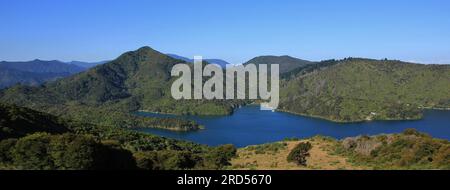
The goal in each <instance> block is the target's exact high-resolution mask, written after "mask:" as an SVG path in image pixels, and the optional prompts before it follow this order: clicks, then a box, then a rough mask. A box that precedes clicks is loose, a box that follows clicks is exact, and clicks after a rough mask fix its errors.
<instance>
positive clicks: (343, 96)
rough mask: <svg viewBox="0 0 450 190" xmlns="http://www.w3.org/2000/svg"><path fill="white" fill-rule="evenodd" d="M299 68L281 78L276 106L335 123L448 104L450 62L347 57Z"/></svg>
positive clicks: (407, 114) (406, 115) (410, 115)
mask: <svg viewBox="0 0 450 190" xmlns="http://www.w3.org/2000/svg"><path fill="white" fill-rule="evenodd" d="M319 64H322V65H325V66H324V67H320V65H319V67H318V68H314V67H305V68H308V69H310V71H308V72H303V71H302V70H304V69H305V68H304V69H298V70H297V73H290V74H289V75H287V76H286V78H285V80H283V81H282V82H281V87H280V107H279V109H280V110H283V111H287V112H292V113H297V114H302V115H308V116H314V117H320V118H325V119H328V120H333V121H339V122H355V121H367V120H403V119H420V118H421V117H422V110H421V109H422V108H450V66H449V65H422V64H411V63H405V62H400V61H388V60H383V61H378V60H369V59H355V58H349V59H345V60H341V61H333V60H332V61H326V62H322V63H319Z"/></svg>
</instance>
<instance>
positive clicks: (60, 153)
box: [0, 105, 236, 169]
mask: <svg viewBox="0 0 450 190" xmlns="http://www.w3.org/2000/svg"><path fill="white" fill-rule="evenodd" d="M0 108H1V109H0V110H1V120H0V127H1V131H0V169H139V168H140V169H220V168H222V167H224V166H227V165H229V160H230V159H231V158H232V157H233V156H234V155H235V154H236V149H235V148H234V147H233V146H232V145H224V146H219V147H215V148H212V147H208V146H203V145H198V144H194V143H189V142H184V141H177V140H172V139H166V138H162V137H157V136H153V135H146V134H142V133H137V132H133V131H130V130H126V129H121V128H115V127H111V126H101V125H92V124H87V123H81V122H77V121H71V120H66V119H62V118H58V117H54V116H52V115H49V114H45V113H42V112H36V111H33V110H30V109H28V108H20V107H16V106H7V105H0ZM38 131H39V132H38Z"/></svg>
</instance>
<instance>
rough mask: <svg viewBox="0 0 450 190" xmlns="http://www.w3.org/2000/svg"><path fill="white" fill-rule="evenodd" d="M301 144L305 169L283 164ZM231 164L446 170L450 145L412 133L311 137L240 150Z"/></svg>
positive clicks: (262, 167) (276, 167)
mask: <svg viewBox="0 0 450 190" xmlns="http://www.w3.org/2000/svg"><path fill="white" fill-rule="evenodd" d="M408 131H409V132H408ZM411 131H412V132H411ZM301 142H310V143H311V144H312V149H311V150H310V157H309V158H308V159H307V166H298V165H296V164H294V163H289V162H287V156H288V154H289V152H290V151H291V150H292V149H293V148H294V147H295V146H296V145H297V144H298V143H301ZM231 163H232V166H231V167H229V169H252V170H254V169H256V170H305V169H306V170H310V169H314V170H340V169H345V170H371V169H449V168H450V142H449V141H446V140H440V139H433V138H431V137H430V136H428V135H425V134H421V133H417V132H416V131H414V130H407V131H405V132H404V133H401V134H391V135H379V136H373V137H366V136H361V137H352V138H347V139H344V140H341V141H338V140H335V139H331V138H324V137H313V138H309V139H303V140H287V141H283V142H277V143H272V144H265V145H256V146H249V147H245V148H241V149H238V152H237V157H236V158H234V159H233V160H232V161H231Z"/></svg>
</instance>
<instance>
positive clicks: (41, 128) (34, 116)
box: [0, 103, 68, 140]
mask: <svg viewBox="0 0 450 190" xmlns="http://www.w3.org/2000/svg"><path fill="white" fill-rule="evenodd" d="M34 132H48V133H54V134H55V133H63V132H68V129H67V128H66V126H64V125H62V124H61V122H60V121H59V120H58V119H57V118H56V117H54V116H51V115H48V114H44V113H41V112H37V111H33V110H30V109H27V108H21V107H17V106H10V105H5V104H1V103H0V140H2V139H6V138H17V137H21V136H25V135H26V134H30V133H34Z"/></svg>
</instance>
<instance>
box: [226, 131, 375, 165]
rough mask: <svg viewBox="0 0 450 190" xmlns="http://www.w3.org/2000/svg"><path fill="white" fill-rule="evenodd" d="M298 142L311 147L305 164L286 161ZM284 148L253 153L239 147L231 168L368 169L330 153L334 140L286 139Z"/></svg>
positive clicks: (317, 138)
mask: <svg viewBox="0 0 450 190" xmlns="http://www.w3.org/2000/svg"><path fill="white" fill-rule="evenodd" d="M300 142H310V143H311V144H312V149H311V150H310V154H311V156H310V157H309V158H308V161H307V166H306V167H304V166H298V165H296V164H294V163H289V162H287V160H286V158H287V156H288V154H289V152H290V151H291V150H292V149H293V148H294V147H295V146H296V145H297V144H298V143H300ZM285 143H286V144H287V146H286V148H284V149H281V150H278V151H277V152H270V151H269V152H266V153H263V154H261V153H259V154H257V153H255V151H254V150H253V149H251V148H248V147H247V148H241V149H239V150H238V152H237V154H238V157H237V158H235V159H233V160H232V161H231V163H232V169H238V170H248V169H250V170H252V169H255V170H311V169H315V170H339V169H346V170H359V169H368V168H362V167H361V166H354V165H352V164H351V163H348V162H347V159H346V158H345V157H342V156H339V155H334V154H332V147H333V146H334V143H335V142H332V141H329V140H326V139H323V138H320V137H315V138H311V139H306V140H301V141H286V142H285Z"/></svg>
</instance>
